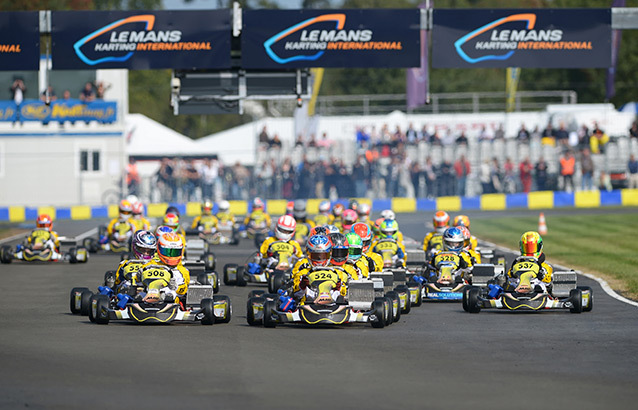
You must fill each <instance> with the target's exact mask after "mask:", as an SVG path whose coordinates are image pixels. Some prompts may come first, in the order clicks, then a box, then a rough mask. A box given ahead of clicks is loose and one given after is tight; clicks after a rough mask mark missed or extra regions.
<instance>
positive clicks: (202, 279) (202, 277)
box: [197, 272, 211, 285]
mask: <svg viewBox="0 0 638 410" xmlns="http://www.w3.org/2000/svg"><path fill="white" fill-rule="evenodd" d="M197 282H198V283H199V284H200V285H210V284H211V283H210V278H209V277H208V275H207V274H205V273H203V272H202V273H200V274H199V275H197Z"/></svg>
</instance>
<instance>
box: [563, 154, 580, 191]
mask: <svg viewBox="0 0 638 410" xmlns="http://www.w3.org/2000/svg"><path fill="white" fill-rule="evenodd" d="M575 166H576V158H574V156H573V155H572V151H571V150H568V151H567V153H565V154H563V155H562V156H561V158H560V175H561V177H562V179H563V191H567V192H573V191H574V170H575ZM568 184H569V188H568V187H567V185H568Z"/></svg>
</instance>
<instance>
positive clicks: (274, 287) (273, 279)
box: [268, 273, 284, 293]
mask: <svg viewBox="0 0 638 410" xmlns="http://www.w3.org/2000/svg"><path fill="white" fill-rule="evenodd" d="M283 286H284V274H283V273H274V274H272V275H270V280H268V292H270V293H277V291H278V290H279V289H281V288H282V287H283Z"/></svg>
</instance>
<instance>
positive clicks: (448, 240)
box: [428, 227, 472, 282]
mask: <svg viewBox="0 0 638 410" xmlns="http://www.w3.org/2000/svg"><path fill="white" fill-rule="evenodd" d="M442 237H443V249H442V250H441V251H439V252H437V253H435V254H434V255H433V256H432V257H431V258H430V260H429V261H428V268H429V281H430V282H436V280H437V279H436V278H437V277H438V272H439V269H440V266H441V265H442V264H444V263H445V264H449V263H452V264H454V265H455V267H456V268H457V270H456V272H455V276H458V275H465V273H466V272H468V270H469V269H470V268H471V267H472V262H471V260H470V256H469V254H467V253H466V252H463V246H464V243H465V239H464V238H463V233H462V232H461V230H460V229H459V228H456V227H451V228H448V229H446V230H445V232H443V236H442Z"/></svg>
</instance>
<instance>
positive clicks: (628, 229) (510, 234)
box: [471, 213, 638, 299]
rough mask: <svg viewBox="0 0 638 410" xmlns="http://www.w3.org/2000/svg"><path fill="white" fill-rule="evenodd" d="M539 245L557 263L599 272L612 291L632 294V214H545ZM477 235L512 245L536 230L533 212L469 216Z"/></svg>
mask: <svg viewBox="0 0 638 410" xmlns="http://www.w3.org/2000/svg"><path fill="white" fill-rule="evenodd" d="M545 220H546V222H547V228H548V233H547V234H546V235H543V250H544V251H545V254H546V255H547V259H548V261H549V262H550V263H559V264H561V265H565V266H568V267H571V268H573V269H577V270H581V271H583V272H587V273H594V274H598V275H599V276H602V277H603V278H605V279H606V280H608V281H609V282H610V285H611V286H612V287H613V288H614V289H615V290H616V291H618V292H620V293H622V294H624V295H625V296H627V297H631V298H632V299H638V240H637V239H638V213H618V214H613V213H609V214H578V215H551V216H548V215H546V216H545ZM471 228H472V234H473V235H475V236H477V237H478V238H481V239H484V240H488V241H490V242H494V243H496V244H499V245H502V246H506V247H508V248H511V249H518V242H519V239H520V237H521V235H522V234H523V232H525V231H529V230H534V231H535V230H537V229H538V216H525V217H503V218H500V217H499V218H489V219H479V218H474V219H472V224H471Z"/></svg>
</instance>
